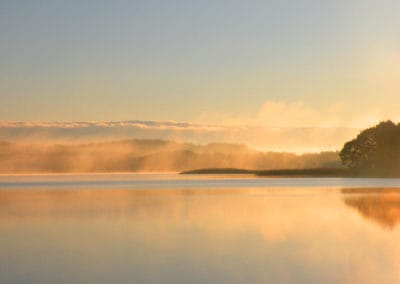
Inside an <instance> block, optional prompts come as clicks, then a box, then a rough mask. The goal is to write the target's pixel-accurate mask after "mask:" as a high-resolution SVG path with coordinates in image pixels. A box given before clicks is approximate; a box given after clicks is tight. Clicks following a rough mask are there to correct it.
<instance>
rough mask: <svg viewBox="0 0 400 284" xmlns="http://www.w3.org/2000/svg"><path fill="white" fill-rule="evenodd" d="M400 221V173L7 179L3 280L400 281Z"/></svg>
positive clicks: (0, 208)
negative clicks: (366, 176)
mask: <svg viewBox="0 0 400 284" xmlns="http://www.w3.org/2000/svg"><path fill="white" fill-rule="evenodd" d="M397 188H399V189H397ZM399 222H400V180H397V179H339V178H332V179H331V178H328V179H317V178H316V179H309V178H305V179H297V178H296V179H278V178H276V179H265V178H253V177H250V176H240V177H239V176H223V177H217V176H213V177H212V176H179V175H173V174H169V175H166V174H160V175H155V174H144V175H127V174H125V175H123V174H121V175H50V176H1V177H0V252H1V253H0V283H2V284H3V283H52V284H53V283H107V284H108V283H400V226H399Z"/></svg>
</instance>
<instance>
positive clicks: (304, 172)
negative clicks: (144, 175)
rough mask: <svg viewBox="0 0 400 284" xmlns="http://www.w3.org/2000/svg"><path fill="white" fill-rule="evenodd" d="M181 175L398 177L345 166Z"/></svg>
mask: <svg viewBox="0 0 400 284" xmlns="http://www.w3.org/2000/svg"><path fill="white" fill-rule="evenodd" d="M180 174H183V175H189V174H192V175H202V174H213V175H218V174H235V175H241V174H250V175H255V176H259V177H287V178H290V177H321V178H322V177H327V178H328V177H348V178H351V177H354V178H356V177H359V178H399V177H400V176H396V175H382V174H380V175H379V174H370V173H357V172H354V171H351V170H349V169H346V168H308V169H274V170H246V169H236V168H209V169H196V170H191V171H184V172H181V173H180Z"/></svg>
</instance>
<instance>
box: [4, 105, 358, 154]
mask: <svg viewBox="0 0 400 284" xmlns="http://www.w3.org/2000/svg"><path fill="white" fill-rule="evenodd" d="M278 109H279V107H278ZM357 132H358V129H355V128H348V127H347V128H346V127H300V126H299V127H288V126H286V127H282V126H281V127H268V126H257V125H248V126H237V125H236V126H235V125H216V124H198V123H190V122H175V121H140V120H133V121H110V122H33V121H30V122H18V121H2V122H0V140H4V141H13V142H18V141H20V142H35V141H36V142H40V143H44V142H48V141H49V142H54V141H56V142H57V141H58V142H62V143H65V142H74V143H75V142H79V143H82V142H86V141H87V142H93V141H111V140H122V139H165V140H174V141H184V142H193V143H199V144H205V143H213V142H227V143H242V144H247V145H249V146H250V147H253V148H257V149H261V150H265V151H269V150H272V151H291V152H316V151H321V150H337V149H339V148H341V146H342V145H343V143H344V142H345V141H346V140H348V139H350V138H352V137H353V136H354V135H355V134H357Z"/></svg>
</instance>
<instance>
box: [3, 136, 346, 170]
mask: <svg viewBox="0 0 400 284" xmlns="http://www.w3.org/2000/svg"><path fill="white" fill-rule="evenodd" d="M339 166H340V159H339V156H338V153H337V152H321V153H310V154H301V155H300V154H294V153H284V152H261V151H257V150H254V149H252V148H249V147H248V146H246V145H244V144H230V143H209V144H194V143H182V142H175V141H167V140H151V139H135V140H120V141H111V142H110V141H107V142H101V141H98V142H90V143H56V142H51V141H49V142H42V143H38V142H32V143H28V142H0V173H3V174H16V173H74V172H75V173H76V172H179V171H185V170H193V169H200V168H242V169H283V168H285V169H293V168H317V167H339Z"/></svg>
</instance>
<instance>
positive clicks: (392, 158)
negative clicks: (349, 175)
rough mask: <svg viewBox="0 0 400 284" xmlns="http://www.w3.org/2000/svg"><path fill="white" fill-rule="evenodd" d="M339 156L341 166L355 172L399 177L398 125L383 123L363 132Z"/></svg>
mask: <svg viewBox="0 0 400 284" xmlns="http://www.w3.org/2000/svg"><path fill="white" fill-rule="evenodd" d="M339 155H340V158H341V160H342V163H343V165H346V166H347V167H349V168H350V169H352V170H354V171H356V172H365V173H370V174H379V175H400V125H399V124H397V125H396V124H395V123H393V122H392V121H384V122H381V123H379V124H378V125H376V126H375V127H371V128H368V129H366V130H363V131H362V132H361V133H360V134H359V135H358V136H357V137H356V138H355V139H353V140H351V141H349V142H347V143H346V144H345V145H344V147H343V149H342V150H341V151H340V154H339Z"/></svg>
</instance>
